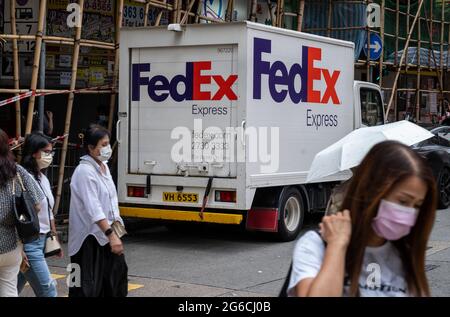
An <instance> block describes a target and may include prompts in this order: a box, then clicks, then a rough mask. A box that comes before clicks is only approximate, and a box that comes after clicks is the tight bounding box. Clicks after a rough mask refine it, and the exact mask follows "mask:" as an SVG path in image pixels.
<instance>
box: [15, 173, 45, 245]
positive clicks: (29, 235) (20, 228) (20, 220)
mask: <svg viewBox="0 0 450 317" xmlns="http://www.w3.org/2000/svg"><path fill="white" fill-rule="evenodd" d="M16 178H17V180H18V181H19V183H20V186H21V188H22V192H21V193H16V179H14V180H13V187H12V192H13V208H14V215H15V218H16V228H17V233H18V234H19V238H20V240H22V243H30V242H33V241H36V240H37V239H39V232H40V226H39V218H38V215H37V211H36V207H35V205H34V202H33V199H32V198H31V195H30V192H28V191H27V190H26V188H25V186H24V185H23V182H22V177H21V176H20V175H19V173H17V177H16Z"/></svg>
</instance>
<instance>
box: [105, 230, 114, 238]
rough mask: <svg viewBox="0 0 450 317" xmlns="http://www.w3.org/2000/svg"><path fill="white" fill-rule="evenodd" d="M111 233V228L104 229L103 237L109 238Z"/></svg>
mask: <svg viewBox="0 0 450 317" xmlns="http://www.w3.org/2000/svg"><path fill="white" fill-rule="evenodd" d="M111 233H113V231H112V229H111V228H108V229H106V231H105V236H107V237H109V236H110V235H111Z"/></svg>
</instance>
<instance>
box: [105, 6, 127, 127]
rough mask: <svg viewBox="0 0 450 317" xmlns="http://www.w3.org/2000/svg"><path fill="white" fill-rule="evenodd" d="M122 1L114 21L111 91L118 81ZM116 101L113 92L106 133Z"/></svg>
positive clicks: (111, 122)
mask: <svg viewBox="0 0 450 317" xmlns="http://www.w3.org/2000/svg"><path fill="white" fill-rule="evenodd" d="M123 1H124V0H119V3H118V7H117V19H116V34H115V46H116V50H115V53H116V56H115V58H114V75H113V82H112V87H113V90H115V89H116V88H117V82H118V81H119V58H120V49H119V46H120V29H121V28H122V17H123ZM116 99H117V93H116V92H114V93H112V94H111V98H110V101H109V117H108V131H109V132H110V133H111V131H112V126H113V120H114V111H115V110H116Z"/></svg>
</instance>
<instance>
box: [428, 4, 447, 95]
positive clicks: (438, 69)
mask: <svg viewBox="0 0 450 317" xmlns="http://www.w3.org/2000/svg"><path fill="white" fill-rule="evenodd" d="M425 14H426V17H425V18H427V17H428V14H427V12H426V11H425ZM430 18H431V19H432V18H433V16H432V15H431V12H430ZM426 21H428V20H426ZM427 29H428V36H429V40H430V42H431V43H432V42H433V41H432V40H433V24H432V23H430V24H428V22H427ZM442 38H443V36H442V35H441V39H442ZM441 49H442V45H441ZM441 54H442V52H441ZM431 56H432V57H433V62H434V66H435V67H434V68H435V69H436V76H437V78H438V85H439V93H440V97H441V98H440V99H441V100H442V99H443V98H444V94H443V91H444V87H443V84H444V83H443V78H442V74H443V68H442V55H441V64H440V65H439V66H438V64H437V59H436V54H435V52H434V47H433V46H431V54H428V61H429V62H428V65H429V67H430V69H431Z"/></svg>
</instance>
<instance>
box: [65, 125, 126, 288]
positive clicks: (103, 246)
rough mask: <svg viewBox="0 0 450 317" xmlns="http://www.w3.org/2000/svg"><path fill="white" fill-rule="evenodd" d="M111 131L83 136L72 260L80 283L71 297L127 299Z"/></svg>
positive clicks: (74, 191)
mask: <svg viewBox="0 0 450 317" xmlns="http://www.w3.org/2000/svg"><path fill="white" fill-rule="evenodd" d="M109 140H110V135H109V132H108V130H106V129H105V128H103V127H101V126H98V125H91V126H90V127H89V129H88V130H87V131H86V133H85V136H84V145H85V149H86V152H87V153H88V154H87V155H85V156H83V157H81V162H80V165H79V166H78V167H77V168H76V169H75V172H74V174H73V176H72V181H71V183H70V189H71V199H70V216H69V222H70V226H69V256H70V262H71V263H72V264H78V265H79V267H80V273H81V279H80V280H81V285H76V284H75V285H73V286H71V287H70V288H69V296H70V297H100V296H108V297H110V296H126V295H127V292H128V276H127V273H128V268H127V265H126V262H125V256H124V254H123V244H122V241H121V239H120V237H119V236H118V235H117V234H116V231H115V230H114V227H115V225H116V224H117V223H116V222H118V223H119V224H120V225H122V226H123V221H122V219H121V218H120V215H119V204H118V199H117V192H116V187H115V185H114V182H113V179H112V177H111V173H110V171H109V168H108V165H107V164H106V162H107V161H108V160H109V158H110V157H111V153H112V150H111V145H110V143H109Z"/></svg>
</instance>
